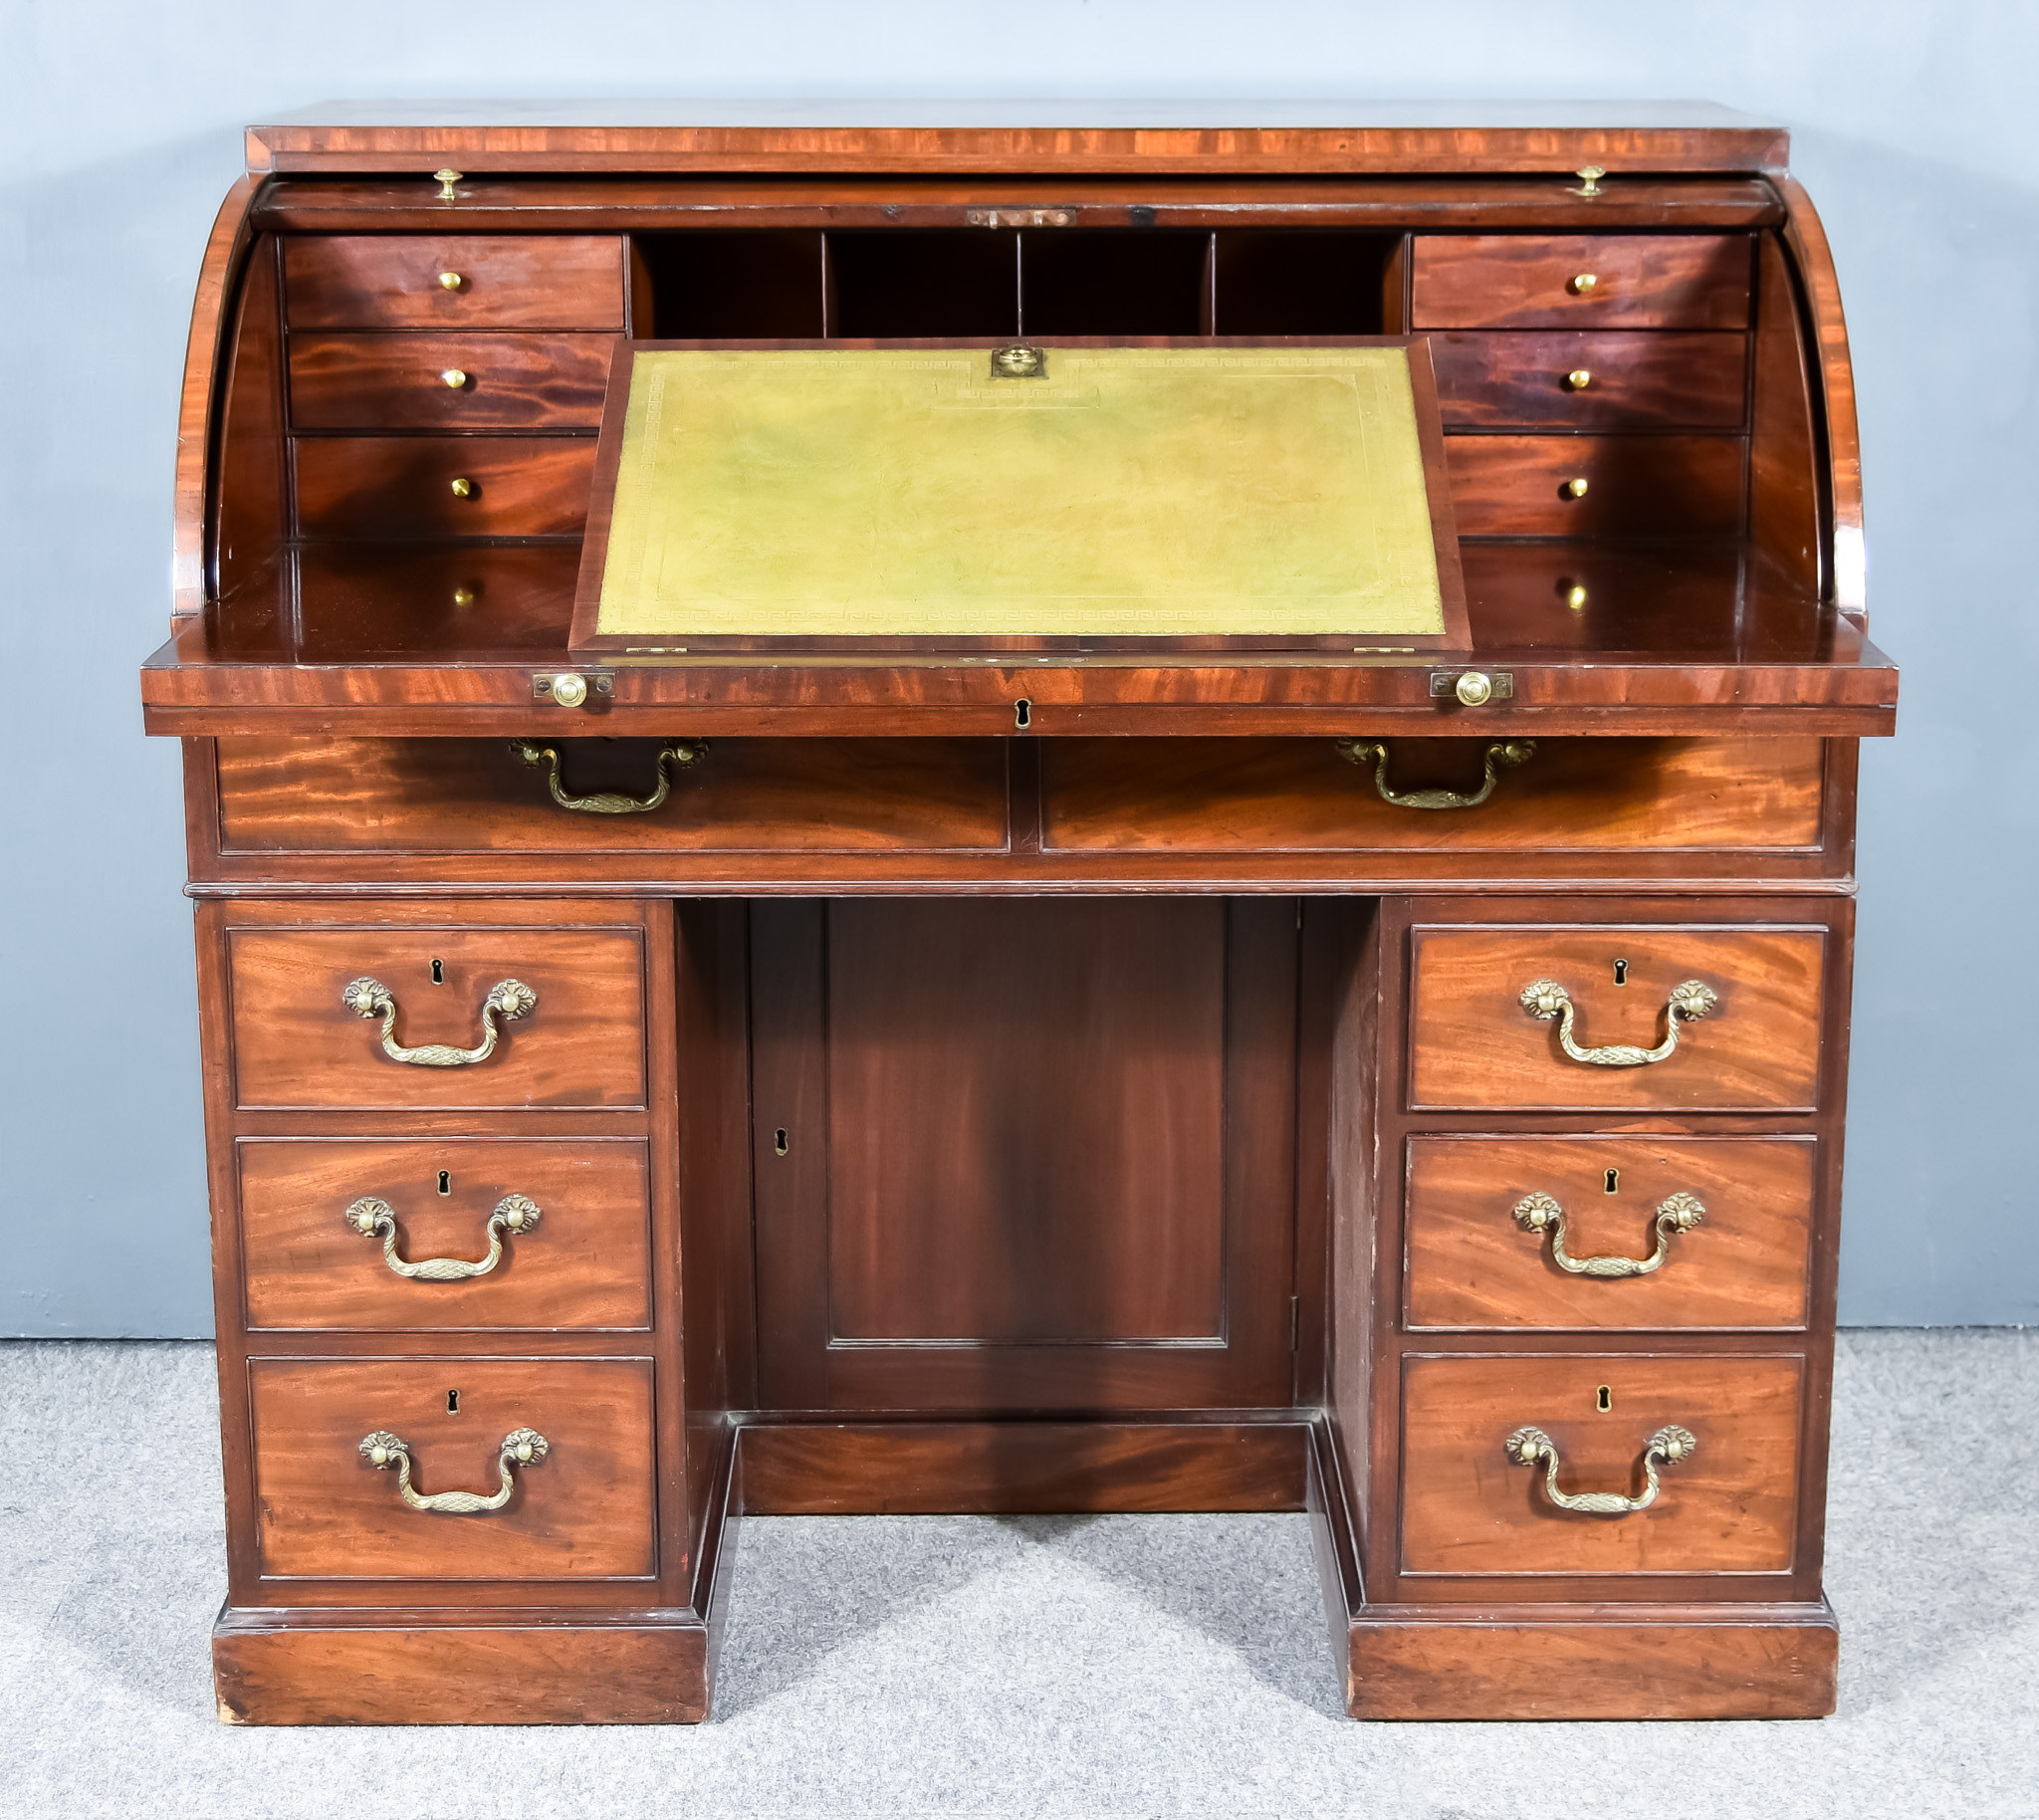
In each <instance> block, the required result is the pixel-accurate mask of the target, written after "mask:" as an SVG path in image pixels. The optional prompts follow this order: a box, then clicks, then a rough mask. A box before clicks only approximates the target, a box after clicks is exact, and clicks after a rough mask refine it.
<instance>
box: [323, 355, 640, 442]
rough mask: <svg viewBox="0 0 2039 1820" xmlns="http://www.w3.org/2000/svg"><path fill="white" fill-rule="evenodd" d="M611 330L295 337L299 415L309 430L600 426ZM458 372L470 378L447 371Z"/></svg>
mask: <svg viewBox="0 0 2039 1820" xmlns="http://www.w3.org/2000/svg"><path fill="white" fill-rule="evenodd" d="M616 344H617V339H616V338H615V337H614V336H607V335H515V334H507V333H475V334H458V333H434V334H416V335H411V334H404V335H329V334H320V335H293V336H292V337H291V338H290V383H291V423H292V425H293V427H295V428H297V429H301V430H524V429H551V430H591V429H595V428H598V427H599V426H600V423H601V406H602V399H603V397H604V396H605V395H606V393H607V390H608V379H609V356H610V355H611V353H613V351H614V350H615V347H616ZM449 371H459V372H462V373H465V374H466V375H467V377H466V380H465V382H464V383H463V384H461V385H458V386H454V385H449V384H447V383H446V381H445V379H444V378H443V377H442V375H443V374H444V373H446V372H449Z"/></svg>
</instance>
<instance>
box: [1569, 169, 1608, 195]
mask: <svg viewBox="0 0 2039 1820" xmlns="http://www.w3.org/2000/svg"><path fill="white" fill-rule="evenodd" d="M1572 175H1573V176H1575V177H1577V178H1578V179H1579V187H1578V188H1577V189H1575V190H1573V191H1572V194H1573V195H1575V196H1597V195H1599V194H1600V179H1601V178H1602V177H1604V176H1606V175H1607V172H1606V171H1604V170H1602V169H1601V168H1600V166H1599V165H1597V164H1581V165H1580V166H1579V168H1578V169H1577V170H1575V171H1574V172H1573V173H1572Z"/></svg>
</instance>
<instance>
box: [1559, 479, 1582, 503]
mask: <svg viewBox="0 0 2039 1820" xmlns="http://www.w3.org/2000/svg"><path fill="white" fill-rule="evenodd" d="M1558 491H1559V492H1560V493H1561V494H1563V495H1564V497H1565V498H1566V499H1584V498H1585V497H1586V477H1585V476H1584V475H1583V474H1575V475H1573V476H1572V478H1571V479H1570V480H1568V481H1566V482H1565V484H1564V485H1563V486H1561V487H1560V488H1558Z"/></svg>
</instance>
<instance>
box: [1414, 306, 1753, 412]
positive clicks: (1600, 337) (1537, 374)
mask: <svg viewBox="0 0 2039 1820" xmlns="http://www.w3.org/2000/svg"><path fill="white" fill-rule="evenodd" d="M1429 339H1430V349H1431V358H1432V360H1433V361H1434V362H1435V363H1436V366H1437V375H1438V402H1439V403H1440V405H1441V406H1442V407H1443V411H1444V421H1445V427H1446V428H1447V429H1511V428H1516V427H1523V428H1534V429H1562V430H1690V429H1699V430H1728V429H1739V428H1740V427H1741V421H1742V414H1743V410H1744V408H1745V394H1746V392H1747V389H1748V386H1747V366H1748V342H1747V339H1746V338H1745V337H1743V336H1738V335H1724V334H1657V335H1649V334H1643V333H1639V332H1637V331H1633V330H1619V329H1617V330H1573V331H1569V332H1566V331H1557V332H1546V333H1544V334H1540V335H1533V334H1521V333H1500V334H1496V333H1480V332H1475V331H1463V330H1462V331H1458V332H1455V333H1451V334H1440V335H1433V336H1431V337H1430V338H1429ZM1576 372H1584V373H1586V374H1587V375H1588V377H1587V380H1586V383H1585V384H1584V386H1583V387H1582V386H1579V385H1576V384H1574V383H1572V380H1571V375H1572V374H1574V373H1576Z"/></svg>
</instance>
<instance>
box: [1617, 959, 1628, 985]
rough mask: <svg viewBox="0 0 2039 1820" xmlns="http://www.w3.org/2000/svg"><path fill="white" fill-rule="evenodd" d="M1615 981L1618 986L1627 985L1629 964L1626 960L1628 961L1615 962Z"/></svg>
mask: <svg viewBox="0 0 2039 1820" xmlns="http://www.w3.org/2000/svg"><path fill="white" fill-rule="evenodd" d="M1614 983H1615V985H1617V986H1626V985H1627V984H1628V983H1629V964H1628V962H1626V961H1617V962H1615V964H1614Z"/></svg>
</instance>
